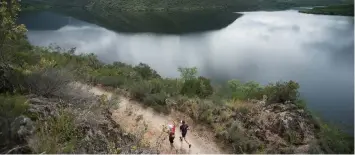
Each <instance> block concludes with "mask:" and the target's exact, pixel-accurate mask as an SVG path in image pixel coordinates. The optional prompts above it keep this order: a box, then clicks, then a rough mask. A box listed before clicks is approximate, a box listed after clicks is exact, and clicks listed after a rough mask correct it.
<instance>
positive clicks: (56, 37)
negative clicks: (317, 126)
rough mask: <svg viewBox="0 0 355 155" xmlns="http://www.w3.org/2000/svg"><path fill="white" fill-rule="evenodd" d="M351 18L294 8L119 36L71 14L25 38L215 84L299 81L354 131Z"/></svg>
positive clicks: (313, 101)
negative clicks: (187, 71)
mask: <svg viewBox="0 0 355 155" xmlns="http://www.w3.org/2000/svg"><path fill="white" fill-rule="evenodd" d="M32 18H41V16H33V17H32ZM57 18H58V19H59V18H60V17H58V15H52V17H51V19H52V20H56V19H57ZM353 22H354V19H353V18H349V17H338V16H320V15H309V14H299V13H297V12H296V11H278V12H249V13H245V14H244V15H243V16H242V17H240V18H238V19H237V20H235V21H234V22H233V23H232V24H230V25H228V26H227V27H225V28H224V29H221V30H218V31H210V32H205V33H195V34H186V35H163V34H154V33H135V34H125V33H117V32H114V31H110V30H108V29H106V28H103V27H100V26H96V25H93V24H88V23H85V24H83V22H81V21H77V20H74V19H72V20H71V22H70V23H67V24H65V25H62V26H60V28H58V29H55V30H52V29H45V30H38V29H32V28H30V30H29V32H28V37H29V40H30V42H31V43H32V44H35V45H43V46H46V45H49V44H50V43H57V44H58V45H60V46H63V47H67V48H70V47H77V51H76V52H78V53H82V52H93V53H96V54H97V55H98V56H99V58H100V59H102V60H104V61H106V62H112V61H122V62H126V63H130V64H138V63H139V62H144V63H147V64H149V65H150V66H151V67H152V68H154V69H156V70H157V71H158V72H159V73H160V74H162V75H164V76H169V77H177V76H178V72H177V71H176V69H177V68H178V67H179V66H185V67H191V66H196V67H198V68H199V70H200V73H201V74H202V75H204V76H207V77H209V78H211V79H213V80H214V81H225V80H228V79H231V78H239V79H241V80H255V81H258V82H261V83H263V84H266V83H268V82H275V81H278V80H290V79H292V80H296V81H297V82H299V83H300V85H301V90H300V91H301V95H302V97H303V98H305V99H306V100H307V101H308V103H309V107H310V108H311V109H313V110H315V111H317V112H319V113H320V114H321V115H322V116H323V117H324V118H325V119H326V120H329V121H334V122H337V123H344V124H345V125H348V126H351V128H350V129H349V132H353V122H354V119H353V114H354V105H353V103H354V102H353V95H354V91H353V86H354V82H353V80H354V72H353V71H354V67H353V63H354V52H353V49H354V36H353V34H354V24H353ZM46 23H50V22H46ZM26 24H27V23H26ZM142 26H144V25H142Z"/></svg>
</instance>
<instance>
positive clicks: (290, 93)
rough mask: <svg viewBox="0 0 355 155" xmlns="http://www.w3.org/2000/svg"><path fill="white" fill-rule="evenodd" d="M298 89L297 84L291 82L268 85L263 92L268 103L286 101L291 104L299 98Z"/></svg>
mask: <svg viewBox="0 0 355 155" xmlns="http://www.w3.org/2000/svg"><path fill="white" fill-rule="evenodd" d="M298 88H299V84H298V83H296V82H294V81H292V80H291V81H289V82H276V83H275V84H269V85H267V86H266V87H265V89H264V92H265V94H266V95H267V97H268V101H269V102H273V103H285V102H286V101H290V102H291V103H295V101H296V100H297V99H298V97H299V92H298Z"/></svg>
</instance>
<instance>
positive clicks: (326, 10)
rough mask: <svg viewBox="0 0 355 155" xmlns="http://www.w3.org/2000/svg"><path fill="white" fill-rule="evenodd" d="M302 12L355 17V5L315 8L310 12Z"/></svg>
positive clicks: (303, 11) (304, 11)
mask: <svg viewBox="0 0 355 155" xmlns="http://www.w3.org/2000/svg"><path fill="white" fill-rule="evenodd" d="M300 12H301V13H308V14H323V15H341V16H354V4H348V5H332V6H326V7H315V8H312V9H309V10H300Z"/></svg>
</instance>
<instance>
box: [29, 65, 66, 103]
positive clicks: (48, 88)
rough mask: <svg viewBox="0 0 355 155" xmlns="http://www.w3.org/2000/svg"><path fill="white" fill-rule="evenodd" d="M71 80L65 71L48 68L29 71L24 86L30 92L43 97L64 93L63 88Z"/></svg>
mask: <svg viewBox="0 0 355 155" xmlns="http://www.w3.org/2000/svg"><path fill="white" fill-rule="evenodd" d="M71 81H72V78H71V76H70V75H69V74H67V72H65V71H61V70H57V69H55V68H48V69H45V70H43V71H38V72H34V73H31V74H30V75H28V77H26V87H27V89H28V90H29V92H30V93H33V94H37V95H39V96H44V97H54V96H56V97H58V96H61V94H63V93H66V92H65V88H67V85H68V84H69V83H70V82H71Z"/></svg>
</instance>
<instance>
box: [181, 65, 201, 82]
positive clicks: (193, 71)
mask: <svg viewBox="0 0 355 155" xmlns="http://www.w3.org/2000/svg"><path fill="white" fill-rule="evenodd" d="M178 71H179V72H180V77H181V78H182V79H183V80H184V81H186V80H192V79H196V78H197V68H196V67H192V68H182V67H179V68H178Z"/></svg>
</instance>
